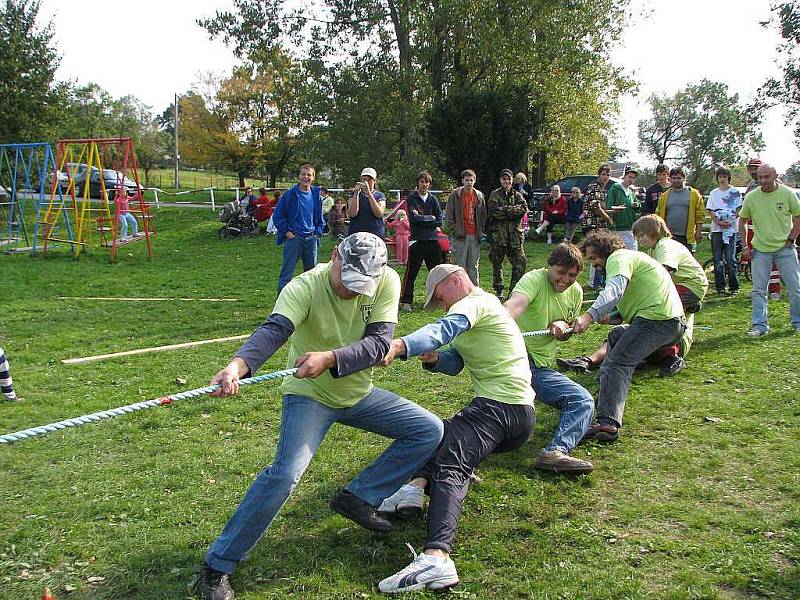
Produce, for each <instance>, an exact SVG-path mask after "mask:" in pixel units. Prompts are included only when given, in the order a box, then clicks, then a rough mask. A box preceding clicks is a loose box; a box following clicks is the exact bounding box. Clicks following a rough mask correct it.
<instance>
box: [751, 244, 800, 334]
mask: <svg viewBox="0 0 800 600" xmlns="http://www.w3.org/2000/svg"><path fill="white" fill-rule="evenodd" d="M773 260H774V261H775V264H777V265H778V270H779V271H780V273H781V279H783V283H784V284H785V285H786V291H787V292H788V293H789V319H790V320H791V322H792V325H793V326H794V328H795V329H800V265H798V262H797V253H796V252H795V249H794V246H791V247H790V246H784V247H783V248H781V249H780V250H778V251H777V252H761V251H760V250H756V249H755V248H753V260H752V261H750V267H751V269H752V272H753V292H752V293H751V298H752V300H753V329H758V330H759V331H769V323H768V322H767V287H768V286H769V274H770V272H771V271H772V261H773Z"/></svg>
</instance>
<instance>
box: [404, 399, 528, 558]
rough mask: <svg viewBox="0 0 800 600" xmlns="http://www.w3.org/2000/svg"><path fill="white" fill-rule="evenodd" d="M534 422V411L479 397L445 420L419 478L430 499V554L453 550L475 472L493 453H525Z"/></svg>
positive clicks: (428, 547) (523, 406)
mask: <svg viewBox="0 0 800 600" xmlns="http://www.w3.org/2000/svg"><path fill="white" fill-rule="evenodd" d="M535 423H536V414H535V412H534V410H533V406H527V405H520V404H505V403H503V402H498V401H497V400H490V399H489V398H480V397H478V398H475V399H473V400H472V402H471V403H470V404H469V405H468V406H466V407H464V408H462V409H461V410H460V411H458V412H457V413H456V414H455V415H454V416H453V417H452V418H450V419H445V420H444V437H443V438H442V443H441V444H440V445H439V449H438V450H437V451H436V453H435V454H434V455H433V456H432V457H431V458H430V459H429V460H428V462H427V463H426V464H425V465H424V466H423V467H422V469H421V470H420V472H419V473H417V474H416V477H424V478H425V479H427V480H428V483H429V488H428V490H429V493H430V496H431V500H430V504H429V505H428V537H427V540H426V541H425V549H426V550H427V549H437V550H443V551H445V552H448V553H449V552H450V551H451V549H452V546H453V540H454V539H455V536H456V529H457V528H458V519H459V517H460V516H461V506H462V504H463V503H464V498H465V497H466V495H467V489H468V488H469V477H470V475H471V474H472V471H474V470H475V467H477V466H478V465H479V464H480V463H481V462H482V461H483V459H484V458H486V457H487V456H489V455H490V454H492V453H493V452H511V451H513V450H517V449H519V448H521V447H522V446H523V444H525V442H526V441H528V437H529V436H530V434H531V432H532V431H533V426H534V424H535Z"/></svg>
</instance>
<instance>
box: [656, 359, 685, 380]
mask: <svg viewBox="0 0 800 600" xmlns="http://www.w3.org/2000/svg"><path fill="white" fill-rule="evenodd" d="M684 367H686V361H685V360H683V358H682V357H680V356H675V357H673V359H672V361H671V362H670V363H669V364H665V365H662V366H661V368H659V369H658V376H659V377H670V376H672V375H675V374H677V373H680V372H681V371H682V370H683V369H684Z"/></svg>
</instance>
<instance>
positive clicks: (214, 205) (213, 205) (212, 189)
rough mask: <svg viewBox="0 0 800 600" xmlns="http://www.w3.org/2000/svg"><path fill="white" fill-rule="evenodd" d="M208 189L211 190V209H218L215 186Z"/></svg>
mask: <svg viewBox="0 0 800 600" xmlns="http://www.w3.org/2000/svg"><path fill="white" fill-rule="evenodd" d="M208 191H209V192H211V210H214V211H216V210H217V205H216V204H214V188H213V187H210V188H208Z"/></svg>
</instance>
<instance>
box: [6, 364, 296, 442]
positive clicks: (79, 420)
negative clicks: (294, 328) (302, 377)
mask: <svg viewBox="0 0 800 600" xmlns="http://www.w3.org/2000/svg"><path fill="white" fill-rule="evenodd" d="M296 372H297V369H284V370H283V371H274V372H273V373H265V374H264V375H258V376H257V377H248V378H247V379H242V380H241V381H239V385H252V384H254V383H261V382H262V381H270V380H271V379H280V378H283V377H289V376H290V375H294V374H295V373H296ZM219 388H220V386H219V385H218V384H217V385H208V386H206V387H201V388H197V389H194V390H189V391H186V392H179V393H177V394H171V395H169V396H162V397H161V398H154V399H153V400H146V401H144V402H137V403H135V404H128V405H127V406H120V407H119V408H112V409H111V410H103V411H100V412H96V413H92V414H89V415H83V416H80V417H75V418H74V419H65V420H63V421H58V422H56V423H50V424H48V425H41V426H39V427H31V428H30V429H23V430H22V431H15V432H14V433H8V434H5V435H0V444H10V443H11V442H16V441H19V440H24V439H27V438H29V437H34V436H36V435H44V434H45V433H50V432H51V431H58V430H59V429H66V428H67V427H77V426H79V425H86V424H87V423H94V422H95V421H101V420H103V419H110V418H111V417H120V416H122V415H125V414H128V413H132V412H136V411H137V410H143V409H145V408H152V407H154V406H162V405H164V404H172V402H174V401H175V400H185V399H186V398H194V397H195V396H202V395H203V394H210V393H211V392H215V391H216V390H218V389H219Z"/></svg>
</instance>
